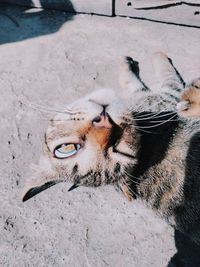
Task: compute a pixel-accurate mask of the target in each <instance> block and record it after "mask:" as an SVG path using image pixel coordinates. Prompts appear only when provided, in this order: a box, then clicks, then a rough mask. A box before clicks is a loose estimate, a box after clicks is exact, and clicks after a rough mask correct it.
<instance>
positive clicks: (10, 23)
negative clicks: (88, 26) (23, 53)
mask: <svg viewBox="0 0 200 267" xmlns="http://www.w3.org/2000/svg"><path fill="white" fill-rule="evenodd" d="M40 2H41V4H42V2H43V1H40ZM61 2H62V1H61ZM31 4H32V1H31V0H27V7H21V6H17V5H16V6H13V5H9V4H5V3H4V4H3V3H0V25H1V27H0V44H5V43H11V42H18V41H22V40H26V39H29V38H34V37H38V36H41V35H46V34H51V33H55V32H57V31H58V30H59V29H60V27H61V26H62V25H63V24H64V23H65V22H67V21H70V20H72V19H73V16H74V14H75V9H74V7H73V5H72V3H71V1H69V0H68V1H66V0H65V8H66V6H68V10H70V13H66V12H62V11H55V10H51V9H48V10H43V9H37V8H35V9H31V8H30V6H31ZM52 8H53V7H52Z"/></svg>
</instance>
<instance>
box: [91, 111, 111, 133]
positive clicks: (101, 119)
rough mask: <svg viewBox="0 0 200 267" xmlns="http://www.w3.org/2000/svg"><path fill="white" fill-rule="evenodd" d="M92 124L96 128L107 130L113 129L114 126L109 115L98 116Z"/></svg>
mask: <svg viewBox="0 0 200 267" xmlns="http://www.w3.org/2000/svg"><path fill="white" fill-rule="evenodd" d="M92 124H93V125H94V126H95V127H99V128H107V129H111V128H112V126H113V125H112V122H111V119H110V118H109V116H108V115H107V114H101V115H99V116H97V117H96V118H94V119H93V121H92Z"/></svg>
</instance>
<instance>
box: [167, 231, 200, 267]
mask: <svg viewBox="0 0 200 267" xmlns="http://www.w3.org/2000/svg"><path fill="white" fill-rule="evenodd" d="M175 244H176V248H177V253H176V254H175V255H174V256H173V257H172V259H171V261H170V263H169V264H168V267H198V266H200V246H198V245H197V244H196V243H194V242H192V241H191V240H190V239H189V238H188V237H187V236H185V235H183V234H182V233H181V232H179V231H175Z"/></svg>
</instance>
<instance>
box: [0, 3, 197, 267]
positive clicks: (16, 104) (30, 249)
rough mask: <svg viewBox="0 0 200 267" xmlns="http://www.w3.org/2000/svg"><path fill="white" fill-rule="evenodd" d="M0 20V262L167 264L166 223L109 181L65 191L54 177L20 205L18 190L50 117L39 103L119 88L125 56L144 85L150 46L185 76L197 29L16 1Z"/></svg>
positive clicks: (86, 266)
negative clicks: (138, 66)
mask: <svg viewBox="0 0 200 267" xmlns="http://www.w3.org/2000/svg"><path fill="white" fill-rule="evenodd" d="M25 12H26V13H25ZM7 15H9V17H8V16H7ZM11 18H12V20H11ZM0 25H1V27H0V43H1V46H0V59H1V64H0V94H1V98H0V118H1V124H0V132H1V133H0V136H1V161H0V164H1V165H0V166H1V167H0V191H1V193H0V200H1V201H0V202H1V206H0V266H17V267H18V266H20V267H21V266H37V267H39V266H65V267H68V266H73V267H91V266H92V267H93V266H95V267H104V266H112V267H148V266H154V267H164V266H166V265H167V263H168V261H169V260H170V257H171V256H172V255H173V254H174V253H175V252H176V249H175V245H174V239H173V230H172V229H171V228H170V227H169V226H168V225H167V224H166V223H165V222H163V221H161V220H160V219H159V218H158V217H156V215H154V214H153V212H152V211H151V210H149V209H147V208H146V207H145V205H144V204H143V203H140V202H138V201H134V202H132V203H129V202H127V201H126V200H125V199H124V198H123V197H122V196H121V195H120V193H118V192H116V191H115V190H114V189H113V188H112V187H109V186H108V187H104V188H98V189H89V188H80V189H77V190H75V191H73V192H71V193H68V192H67V190H68V188H69V186H70V184H60V185H57V186H54V187H53V188H51V189H49V190H47V191H45V192H43V193H41V194H39V195H38V196H37V197H35V198H33V199H31V200H30V201H28V202H26V203H22V202H21V191H22V188H23V186H24V185H25V182H26V181H27V179H29V177H30V176H31V172H30V164H31V163H36V162H37V161H38V159H39V155H40V152H41V149H42V140H43V136H44V132H45V130H46V127H47V124H48V120H49V118H50V117H51V116H53V114H52V113H51V112H47V113H45V112H42V111H41V109H42V107H43V106H46V107H49V108H61V107H64V106H65V105H66V103H70V102H71V101H72V100H73V99H75V98H77V97H78V96H80V95H83V94H85V93H86V92H89V91H92V90H94V89H95V88H97V87H99V86H106V87H112V88H116V90H117V89H118V88H119V85H118V60H119V58H120V57H122V56H125V55H130V56H132V57H133V58H134V59H136V60H139V61H140V62H141V68H142V71H141V74H142V76H143V77H144V79H145V81H146V82H147V84H148V85H150V86H153V85H154V84H155V83H156V81H155V80H154V77H153V74H152V66H151V55H152V53H153V52H155V51H157V50H163V51H165V52H167V53H168V54H169V56H170V57H172V58H173V60H174V63H175V65H176V66H177V67H178V69H179V70H180V72H181V74H182V75H183V77H184V78H185V79H186V81H188V80H190V79H192V78H194V77H197V76H199V69H200V61H199V58H200V51H199V40H200V32H199V30H198V29H193V28H185V27H175V26H172V25H164V24H157V23H151V22H147V21H138V20H132V19H125V18H118V17H115V18H106V17H98V16H88V15H77V16H70V17H69V16H67V15H66V14H65V13H61V12H50V11H49V12H45V11H40V10H32V13H31V12H30V11H29V12H28V13H27V10H25V9H24V8H14V7H12V8H7V9H6V8H4V9H1V14H0ZM30 102H31V103H35V104H38V105H39V106H40V107H38V108H35V109H34V108H33V107H31V106H30V105H29V103H30Z"/></svg>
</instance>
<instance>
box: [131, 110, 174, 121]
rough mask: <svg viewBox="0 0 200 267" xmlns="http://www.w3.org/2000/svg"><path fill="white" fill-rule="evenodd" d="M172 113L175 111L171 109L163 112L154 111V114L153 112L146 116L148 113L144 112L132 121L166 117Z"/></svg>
mask: <svg viewBox="0 0 200 267" xmlns="http://www.w3.org/2000/svg"><path fill="white" fill-rule="evenodd" d="M160 114H161V115H160ZM172 114H174V115H175V114H176V112H174V111H171V112H166V113H165V114H162V112H158V113H155V114H153V115H152V116H149V117H148V115H149V114H146V115H144V116H141V117H136V118H134V121H142V120H149V119H153V118H162V117H166V116H167V115H172Z"/></svg>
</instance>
